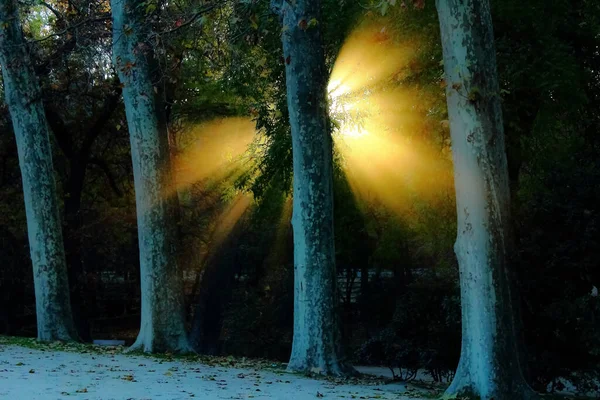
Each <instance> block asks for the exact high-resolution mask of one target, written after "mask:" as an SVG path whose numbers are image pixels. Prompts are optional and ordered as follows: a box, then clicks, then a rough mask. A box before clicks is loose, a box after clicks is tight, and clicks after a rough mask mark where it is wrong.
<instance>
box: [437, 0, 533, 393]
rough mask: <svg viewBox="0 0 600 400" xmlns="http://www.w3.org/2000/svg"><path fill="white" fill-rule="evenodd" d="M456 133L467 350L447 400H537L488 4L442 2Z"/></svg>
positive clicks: (459, 252) (461, 0)
mask: <svg viewBox="0 0 600 400" xmlns="http://www.w3.org/2000/svg"><path fill="white" fill-rule="evenodd" d="M437 9H438V15H439V20H440V28H441V37H442V47H443V53H444V69H445V75H446V84H447V87H446V96H447V102H448V114H449V119H450V130H451V135H452V153H453V159H454V178H455V186H456V207H457V214H458V237H457V240H456V244H455V252H456V255H457V258H458V262H459V271H460V286H461V305H462V348H461V356H460V362H459V365H458V369H457V372H456V375H455V377H454V380H453V382H452V384H451V385H450V387H449V388H448V389H447V391H446V396H447V397H460V398H476V399H490V400H491V399H494V400H516V399H529V398H532V397H534V395H535V394H534V393H533V391H532V390H531V389H530V387H529V386H528V385H527V383H526V382H525V380H524V378H523V374H522V371H521V366H520V357H519V346H518V344H517V338H516V334H515V319H514V315H515V313H514V310H513V305H512V296H511V285H510V281H509V273H508V269H507V267H508V265H507V262H508V255H507V250H508V249H509V236H508V235H509V232H510V229H509V218H510V207H509V206H510V191H509V180H508V169H507V161H506V152H505V144H504V130H503V125H502V110H501V107H500V93H499V86H498V78H497V72H496V55H495V49H494V38H493V32H492V21H491V15H490V8H489V3H488V1H487V0H481V1H480V0H437Z"/></svg>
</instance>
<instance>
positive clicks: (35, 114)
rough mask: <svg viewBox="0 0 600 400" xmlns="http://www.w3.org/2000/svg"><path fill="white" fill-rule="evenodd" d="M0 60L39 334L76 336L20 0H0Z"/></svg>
mask: <svg viewBox="0 0 600 400" xmlns="http://www.w3.org/2000/svg"><path fill="white" fill-rule="evenodd" d="M0 64H2V76H3V79H4V92H5V98H6V103H7V104H8V108H9V111H10V115H11V119H12V123H13V129H14V132H15V136H16V139H17V148H18V153H19V165H20V167H21V176H22V179H23V192H24V198H25V211H26V215H27V233H28V236H29V247H30V252H31V261H32V264H33V276H34V286H35V297H36V315H37V328H38V339H39V340H44V341H50V340H74V339H75V338H76V337H77V335H76V333H75V328H74V325H73V319H72V315H71V307H70V304H69V285H68V280H67V269H66V263H65V254H64V248H63V238H62V233H61V224H60V218H59V214H58V204H57V194H56V184H55V181H54V170H53V166H52V151H51V148H50V139H49V132H48V124H47V121H46V117H45V114H44V107H43V104H42V98H41V92H40V88H39V84H38V82H37V78H36V76H35V72H34V69H33V65H32V63H31V58H30V56H29V52H28V48H27V44H26V43H25V41H24V39H23V34H22V31H21V25H20V22H19V13H18V7H17V2H16V1H15V0H0Z"/></svg>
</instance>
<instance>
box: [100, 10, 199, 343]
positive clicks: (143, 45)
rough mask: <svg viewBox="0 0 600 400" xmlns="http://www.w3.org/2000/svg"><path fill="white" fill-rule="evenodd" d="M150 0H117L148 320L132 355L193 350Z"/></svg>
mask: <svg viewBox="0 0 600 400" xmlns="http://www.w3.org/2000/svg"><path fill="white" fill-rule="evenodd" d="M146 3H147V2H144V1H141V0H112V1H111V6H112V16H113V63H114V65H115V68H116V69H117V73H118V75H119V79H120V80H121V83H122V87H123V100H124V103H125V112H126V116H127V124H128V127H129V136H130V140H131V157H132V161H133V175H134V183H135V195H136V206H137V221H138V236H139V247H140V272H141V296H142V316H141V327H140V333H139V335H138V337H137V340H136V341H135V343H134V344H133V346H132V349H133V350H136V349H142V350H144V351H146V352H166V351H171V352H179V353H182V352H189V351H191V346H190V344H189V342H188V337H187V334H186V331H185V314H184V299H183V276H182V271H181V268H180V266H179V265H178V263H177V254H176V239H177V234H176V224H175V213H176V208H177V206H178V204H177V199H176V197H174V196H172V191H170V190H169V187H170V186H171V185H172V175H171V161H170V152H169V142H168V133H167V124H166V118H165V113H164V110H165V108H164V104H163V102H162V100H161V91H160V85H158V83H157V82H156V80H157V79H158V78H159V77H157V71H158V63H157V62H156V59H155V55H154V51H153V47H152V46H153V43H151V42H150V37H151V35H150V34H151V30H150V26H151V24H150V22H149V21H148V20H147V10H148V9H149V7H148V6H147V4H146Z"/></svg>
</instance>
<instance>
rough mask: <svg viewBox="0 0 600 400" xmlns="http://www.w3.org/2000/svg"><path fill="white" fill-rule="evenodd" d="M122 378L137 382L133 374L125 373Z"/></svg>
mask: <svg viewBox="0 0 600 400" xmlns="http://www.w3.org/2000/svg"><path fill="white" fill-rule="evenodd" d="M121 379H123V380H124V381H128V382H135V379H134V377H133V375H125V376H124V377H122V378H121Z"/></svg>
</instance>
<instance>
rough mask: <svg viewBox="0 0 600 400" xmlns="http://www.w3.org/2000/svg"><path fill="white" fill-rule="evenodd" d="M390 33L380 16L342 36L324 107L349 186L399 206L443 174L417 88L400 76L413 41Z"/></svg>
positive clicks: (433, 186)
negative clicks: (429, 139)
mask: <svg viewBox="0 0 600 400" xmlns="http://www.w3.org/2000/svg"><path fill="white" fill-rule="evenodd" d="M392 37H393V32H391V31H390V29H389V28H388V27H387V24H386V23H385V21H382V22H376V23H370V24H368V25H367V26H364V27H361V28H359V29H357V30H356V31H355V32H353V33H352V34H351V35H350V36H349V37H348V39H347V40H346V42H345V43H344V46H343V47H342V49H341V51H340V53H339V56H338V58H337V60H336V62H335V64H334V67H333V70H332V73H331V78H330V82H329V85H328V92H329V102H330V107H329V109H330V115H331V118H332V119H333V121H334V122H335V125H336V130H335V132H334V140H335V146H336V150H337V151H338V153H339V154H340V155H341V157H342V160H343V168H344V171H345V173H346V176H347V178H348V181H349V183H350V185H351V187H352V189H353V191H354V193H355V194H356V195H357V196H360V197H364V198H370V199H372V198H376V199H378V200H379V201H381V202H382V203H384V204H385V205H386V206H387V207H389V208H391V209H393V210H395V211H396V212H398V213H405V212H408V211H409V210H408V205H407V204H409V203H410V202H409V201H406V200H407V196H409V195H411V194H414V193H417V194H418V195H420V196H427V195H428V194H431V193H433V192H434V191H436V190H437V189H439V185H441V184H442V183H441V182H442V181H448V177H449V176H448V175H447V173H446V172H447V168H446V169H445V170H444V167H443V166H442V164H443V163H440V162H439V161H440V160H439V155H437V154H435V153H434V152H433V151H432V149H431V148H430V146H429V147H428V145H426V144H425V140H424V136H425V135H424V132H426V131H427V129H426V126H425V124H426V117H425V115H424V113H423V111H422V107H419V105H420V103H419V102H420V101H422V96H420V93H419V91H418V88H417V87H413V86H410V85H407V84H403V82H402V81H401V78H402V77H403V76H405V75H406V74H407V73H408V72H407V70H408V69H410V66H411V65H412V63H413V62H414V58H415V57H416V56H415V55H416V53H417V51H416V47H417V45H418V43H417V41H416V40H414V39H412V40H406V41H404V42H402V43H398V42H397V41H394V40H393V39H392Z"/></svg>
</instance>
